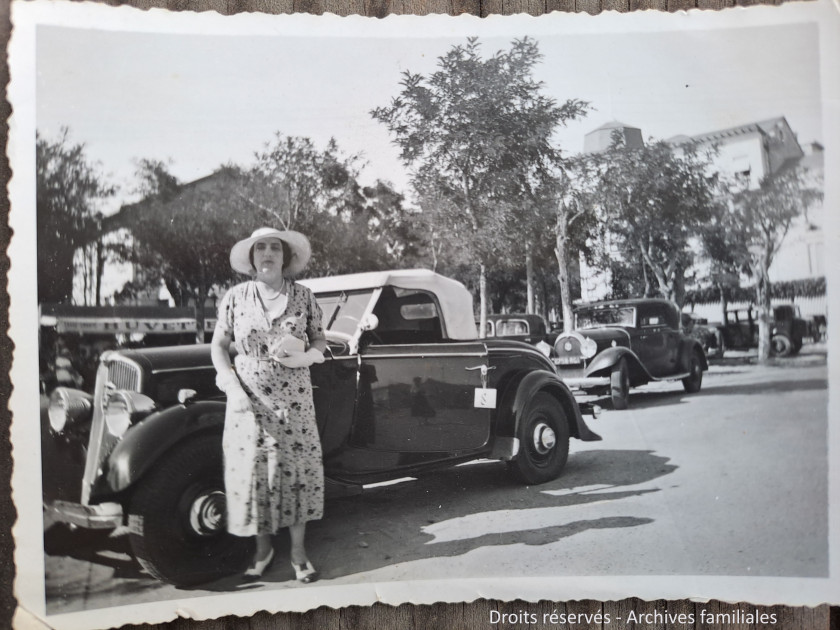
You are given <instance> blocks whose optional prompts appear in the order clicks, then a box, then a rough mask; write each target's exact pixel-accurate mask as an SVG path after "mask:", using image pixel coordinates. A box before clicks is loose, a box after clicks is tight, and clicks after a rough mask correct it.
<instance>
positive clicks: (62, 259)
mask: <svg viewBox="0 0 840 630" xmlns="http://www.w3.org/2000/svg"><path fill="white" fill-rule="evenodd" d="M35 175H36V186H37V189H36V209H37V238H38V255H37V256H38V300H39V301H40V302H69V301H70V300H71V298H72V296H73V278H74V274H75V271H76V270H75V268H74V264H73V259H74V256H75V254H76V250H77V249H78V248H81V247H83V246H85V245H86V244H88V243H90V242H92V241H95V240H96V239H97V238H98V236H99V227H98V222H99V219H100V216H99V210H100V205H101V203H102V202H103V201H104V200H105V199H107V198H108V197H110V196H112V195H113V194H114V192H115V188H114V186H112V185H110V184H109V183H108V182H107V181H106V179H105V177H104V176H103V175H102V174H101V173H100V172H99V166H98V165H97V164H94V163H92V162H91V161H90V160H89V158H88V157H87V155H86V154H85V145H84V144H75V143H73V142H72V141H71V140H70V132H69V130H68V129H63V130H62V132H61V134H60V135H59V136H58V137H57V138H55V139H49V138H45V137H44V136H42V135H41V134H40V133H37V134H36V137H35Z"/></svg>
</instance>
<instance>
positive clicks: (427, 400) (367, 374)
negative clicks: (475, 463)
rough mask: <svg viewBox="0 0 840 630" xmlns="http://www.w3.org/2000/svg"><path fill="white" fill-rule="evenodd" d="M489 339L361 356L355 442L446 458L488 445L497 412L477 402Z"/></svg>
mask: <svg viewBox="0 0 840 630" xmlns="http://www.w3.org/2000/svg"><path fill="white" fill-rule="evenodd" d="M482 365H484V366H486V365H488V358H487V349H486V347H485V345H484V344H483V343H478V342H464V343H448V342H443V343H434V344H411V345H397V344H390V345H370V346H368V347H367V348H365V349H364V350H363V351H362V353H361V355H360V366H359V386H358V397H357V402H356V411H355V415H354V423H353V430H352V433H351V437H350V441H351V444H352V446H354V447H363V448H365V449H370V450H375V451H391V452H401V453H417V454H419V453H427V454H437V457H441V458H446V457H450V456H456V455H458V454H463V453H464V452H468V451H475V450H478V449H480V448H482V447H483V446H484V445H486V444H487V442H488V441H489V439H490V422H491V418H492V410H491V409H488V408H480V407H476V406H475V390H476V388H477V387H481V372H480V367H481V366H482Z"/></svg>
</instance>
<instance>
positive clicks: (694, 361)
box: [682, 350, 703, 394]
mask: <svg viewBox="0 0 840 630" xmlns="http://www.w3.org/2000/svg"><path fill="white" fill-rule="evenodd" d="M682 384H683V389H685V391H687V392H688V393H689V394H696V393H697V392H699V391H700V387H701V386H702V385H703V361H702V360H701V359H700V353H699V352H697V350H693V351H692V353H691V359H689V362H688V376H686V377H685V378H684V379H683V380H682Z"/></svg>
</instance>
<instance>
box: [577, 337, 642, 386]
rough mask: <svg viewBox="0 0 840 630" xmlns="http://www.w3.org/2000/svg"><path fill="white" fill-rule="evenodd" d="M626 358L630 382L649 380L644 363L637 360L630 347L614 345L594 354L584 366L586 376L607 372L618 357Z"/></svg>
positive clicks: (637, 383) (616, 361)
mask: <svg viewBox="0 0 840 630" xmlns="http://www.w3.org/2000/svg"><path fill="white" fill-rule="evenodd" d="M622 358H624V359H626V360H627V367H628V368H629V370H630V384H631V385H633V386H635V385H639V384H643V383H646V382H648V381H650V380H651V379H652V378H653V377H652V376H651V375H650V373H649V372H648V371H647V368H645V366H644V364H643V363H642V362H641V360H639V357H637V356H636V353H634V352H633V351H632V350H631V349H630V348H627V347H625V346H615V347H614V348H607V349H606V350H604V351H603V352H601V353H600V354H598V355H596V356H595V358H594V359H592V363H590V364H589V365H588V366H587V367H586V372H585V374H586V376H594V375H596V374H598V373H599V372H606V373H609V372H610V371H611V370H612V368H613V366H614V365H615V364H616V363H618V362H619V360H620V359H622Z"/></svg>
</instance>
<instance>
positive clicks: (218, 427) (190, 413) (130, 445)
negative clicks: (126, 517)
mask: <svg viewBox="0 0 840 630" xmlns="http://www.w3.org/2000/svg"><path fill="white" fill-rule="evenodd" d="M224 423H225V403H224V402H221V401H204V402H199V403H195V404H191V405H188V406H185V405H176V406H174V407H169V408H168V409H164V410H163V411H159V412H158V413H154V414H152V415H150V416H149V417H147V418H145V419H143V420H142V421H141V422H140V423H139V424H137V425H135V426H133V427H132V428H130V429H129V430H128V432H127V433H126V434H125V437H124V438H123V439H122V440H121V441H120V442H119V443H118V444H117V446H116V447H115V448H114V450H113V451H112V452H111V454H110V455H109V457H108V460H107V462H106V465H105V467H104V468H105V470H104V471H103V473H104V474H102V475H100V476H99V477H98V478H97V480H96V482H95V483H94V485H93V488H92V489H91V499H96V500H100V501H101V500H104V499H106V498H109V497H111V496H113V495H115V494H119V493H121V492H123V491H125V490H127V489H128V488H130V487H131V486H132V485H134V484H135V483H137V481H138V480H139V479H140V478H142V477H143V475H144V474H145V473H146V472H147V471H148V470H149V469H150V468H152V467H153V466H155V465H156V464H157V463H158V462H159V461H160V458H161V457H163V455H164V454H166V453H167V452H168V451H169V450H170V449H171V448H172V447H173V446H175V445H176V444H178V443H180V442H182V441H183V440H185V439H188V438H190V437H192V436H194V435H196V434H198V433H200V432H206V431H217V432H218V433H219V448H221V445H222V438H221V433H222V431H223V429H224Z"/></svg>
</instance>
